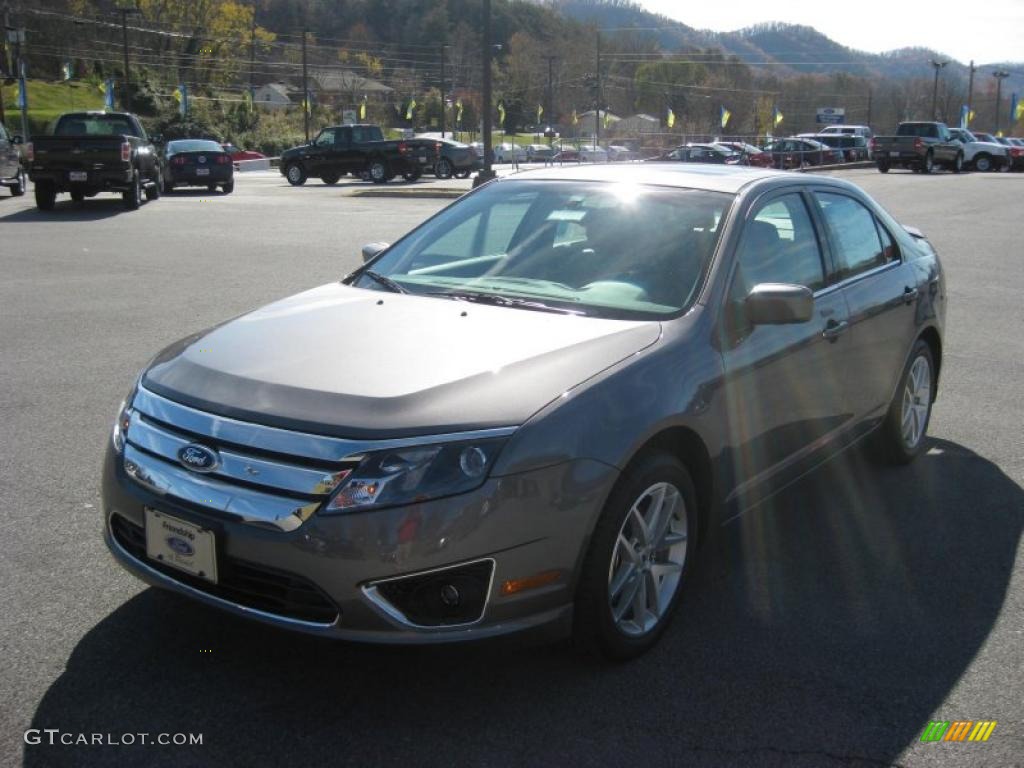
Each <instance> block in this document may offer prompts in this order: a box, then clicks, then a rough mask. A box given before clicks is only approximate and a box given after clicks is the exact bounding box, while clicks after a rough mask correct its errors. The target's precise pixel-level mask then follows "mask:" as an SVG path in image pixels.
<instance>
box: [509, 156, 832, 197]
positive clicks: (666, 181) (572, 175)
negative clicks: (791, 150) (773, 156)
mask: <svg viewBox="0 0 1024 768" xmlns="http://www.w3.org/2000/svg"><path fill="white" fill-rule="evenodd" d="M799 178H808V179H809V178H810V177H808V176H807V175H806V174H805V175H801V176H797V175H795V174H793V173H792V172H788V171H775V170H769V169H759V168H751V167H744V166H739V167H734V166H722V165H702V164H697V163H693V164H689V163H686V164H671V163H664V164H662V163H641V164H639V165H628V164H627V166H626V167H622V165H621V164H619V165H616V164H607V165H606V164H602V163H598V164H595V165H583V166H579V167H572V168H564V167H563V168H538V169H536V170H530V171H521V172H519V173H515V174H512V175H510V176H505V177H502V179H520V180H531V181H532V180H538V181H539V180H554V181H608V182H613V181H620V182H626V183H633V184H654V185H657V186H665V187H679V188H680V189H703V190H707V191H709V192H726V193H729V194H736V193H738V192H739V191H740V190H741V189H743V188H744V187H746V186H748V185H750V184H753V183H756V182H761V181H771V180H789V181H796V180H797V179H799ZM814 179H815V181H818V180H822V179H827V180H828V181H830V182H831V181H834V180H833V179H831V178H830V177H822V176H815V177H814Z"/></svg>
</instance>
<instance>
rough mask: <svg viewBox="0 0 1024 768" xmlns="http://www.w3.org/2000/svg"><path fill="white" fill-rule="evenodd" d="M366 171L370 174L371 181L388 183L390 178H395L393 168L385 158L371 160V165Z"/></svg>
mask: <svg viewBox="0 0 1024 768" xmlns="http://www.w3.org/2000/svg"><path fill="white" fill-rule="evenodd" d="M366 172H367V173H368V174H369V176H370V181H372V182H373V183H374V184H386V183H387V181H388V179H389V178H394V177H393V176H392V175H391V170H390V169H389V168H388V164H387V163H385V162H384V161H383V160H380V159H377V160H371V161H370V164H369V166H367V168H366Z"/></svg>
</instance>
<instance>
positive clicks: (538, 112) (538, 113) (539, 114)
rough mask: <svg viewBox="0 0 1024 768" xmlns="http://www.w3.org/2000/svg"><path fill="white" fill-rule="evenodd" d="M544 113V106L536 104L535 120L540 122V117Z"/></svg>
mask: <svg viewBox="0 0 1024 768" xmlns="http://www.w3.org/2000/svg"><path fill="white" fill-rule="evenodd" d="M543 115H544V106H543V105H541V104H538V105H537V122H538V123H539V122H540V119H541V117H543Z"/></svg>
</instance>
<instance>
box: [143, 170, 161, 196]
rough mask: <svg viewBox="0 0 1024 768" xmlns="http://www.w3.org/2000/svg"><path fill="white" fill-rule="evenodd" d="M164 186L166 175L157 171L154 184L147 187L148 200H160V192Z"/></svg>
mask: <svg viewBox="0 0 1024 768" xmlns="http://www.w3.org/2000/svg"><path fill="white" fill-rule="evenodd" d="M163 186H164V175H163V173H161V172H160V171H157V173H156V178H154V179H153V183H152V184H150V185H149V186H148V187H146V199H147V200H159V199H160V192H161V190H162V189H163Z"/></svg>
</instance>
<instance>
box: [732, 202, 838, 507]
mask: <svg viewBox="0 0 1024 768" xmlns="http://www.w3.org/2000/svg"><path fill="white" fill-rule="evenodd" d="M826 275H827V270H826V264H825V260H824V258H823V249H822V247H821V236H820V233H819V232H818V230H817V228H816V225H815V223H814V220H813V219H812V217H811V215H810V212H809V209H808V200H807V198H806V197H805V196H804V194H802V193H801V192H799V191H790V192H782V193H775V194H773V195H772V196H770V197H769V198H767V199H765V200H761V201H758V202H757V203H755V204H754V206H753V207H752V208H751V210H750V212H749V214H748V215H747V217H746V221H745V224H744V231H743V233H742V236H741V240H740V243H739V247H738V248H737V251H736V254H735V257H734V265H733V272H732V275H731V277H730V281H731V282H730V285H729V291H728V295H727V297H726V299H725V306H724V307H723V322H722V330H723V333H722V335H721V339H722V342H721V347H722V357H723V364H724V368H725V383H724V395H725V405H726V409H727V420H728V425H727V426H728V430H727V434H728V437H729V455H730V462H729V467H728V469H729V470H731V473H732V477H727V478H726V482H727V483H728V484H729V487H728V488H727V489H725V490H726V494H727V495H729V496H731V497H736V496H739V497H740V499H741V500H743V499H744V498H746V497H747V494H746V489H748V488H752V487H754V486H756V485H758V484H759V483H760V481H762V480H766V479H768V478H769V477H774V476H776V475H778V474H779V473H780V472H783V471H784V470H786V469H787V468H789V467H791V466H794V465H796V464H797V462H798V461H799V460H800V459H801V458H802V457H804V456H807V455H809V454H810V453H812V452H813V451H814V450H815V449H816V448H818V447H820V446H822V445H824V444H825V443H826V442H827V441H828V439H829V438H830V437H832V436H834V435H836V434H837V433H838V432H839V431H840V430H841V428H842V427H843V426H844V425H846V424H847V423H848V422H849V420H850V409H849V405H848V403H847V402H846V398H845V396H844V392H845V386H844V379H845V377H846V375H847V373H848V372H847V368H846V364H845V361H846V354H847V352H848V348H849V344H850V340H849V335H848V334H847V333H846V330H847V329H848V317H847V309H846V300H845V298H844V296H843V295H842V292H841V291H837V290H831V289H829V288H828V287H827V279H826ZM760 283H789V284H797V285H803V286H806V287H807V288H809V289H811V291H813V292H814V293H815V301H814V314H813V316H812V317H811V319H810V320H808V321H807V322H804V323H795V324H790V325H758V326H754V325H752V324H750V322H749V321H748V320H747V319H746V316H745V312H744V308H743V302H744V300H745V298H746V296H747V295H748V293H749V292H750V290H751V289H752V288H753V287H754V286H755V285H758V284H760Z"/></svg>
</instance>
